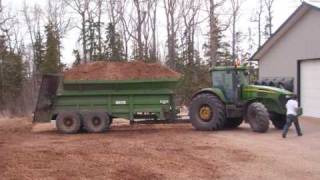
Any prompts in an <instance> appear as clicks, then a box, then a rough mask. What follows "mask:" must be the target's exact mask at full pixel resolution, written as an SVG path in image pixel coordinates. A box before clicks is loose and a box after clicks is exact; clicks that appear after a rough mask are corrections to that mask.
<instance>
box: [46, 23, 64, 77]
mask: <svg viewBox="0 0 320 180" xmlns="http://www.w3.org/2000/svg"><path fill="white" fill-rule="evenodd" d="M46 35H47V42H46V52H45V57H44V61H43V64H42V66H41V72H42V73H58V72H59V71H60V62H59V59H60V57H59V56H60V55H59V38H58V35H57V31H56V30H55V28H54V26H53V24H52V23H51V22H49V24H48V25H47V26H46Z"/></svg>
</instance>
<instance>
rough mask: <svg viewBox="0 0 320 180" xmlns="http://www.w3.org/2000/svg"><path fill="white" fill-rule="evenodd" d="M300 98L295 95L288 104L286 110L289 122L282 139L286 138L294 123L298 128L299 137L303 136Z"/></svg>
mask: <svg viewBox="0 0 320 180" xmlns="http://www.w3.org/2000/svg"><path fill="white" fill-rule="evenodd" d="M297 99H298V97H297V95H293V96H292V98H291V99H290V100H289V101H288V102H287V104H286V108H287V122H286V124H285V126H284V128H283V133H282V137H283V138H286V136H287V133H288V130H289V128H290V126H291V125H292V123H294V126H295V127H296V130H297V134H298V136H302V132H301V128H300V124H299V119H298V108H299V107H298V101H297Z"/></svg>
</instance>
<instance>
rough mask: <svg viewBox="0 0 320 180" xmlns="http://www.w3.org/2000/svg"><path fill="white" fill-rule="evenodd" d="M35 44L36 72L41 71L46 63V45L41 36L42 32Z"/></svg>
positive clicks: (38, 34)
mask: <svg viewBox="0 0 320 180" xmlns="http://www.w3.org/2000/svg"><path fill="white" fill-rule="evenodd" d="M35 38H36V39H35V42H34V65H35V72H40V71H41V66H42V64H43V61H44V53H45V51H44V45H43V39H42V36H41V33H40V31H38V32H37V35H36V37H35Z"/></svg>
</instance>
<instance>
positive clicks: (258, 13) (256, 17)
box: [251, 0, 264, 48]
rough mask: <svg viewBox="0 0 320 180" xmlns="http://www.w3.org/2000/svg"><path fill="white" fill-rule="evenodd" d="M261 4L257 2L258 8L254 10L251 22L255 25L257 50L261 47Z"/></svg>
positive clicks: (260, 1) (260, 0)
mask: <svg viewBox="0 0 320 180" xmlns="http://www.w3.org/2000/svg"><path fill="white" fill-rule="evenodd" d="M263 10H264V8H263V2H262V0H259V4H258V7H257V8H256V11H255V12H254V13H255V14H254V15H253V17H252V19H251V21H252V22H256V23H257V27H258V28H257V34H258V48H260V46H261V39H262V29H261V26H262V15H263Z"/></svg>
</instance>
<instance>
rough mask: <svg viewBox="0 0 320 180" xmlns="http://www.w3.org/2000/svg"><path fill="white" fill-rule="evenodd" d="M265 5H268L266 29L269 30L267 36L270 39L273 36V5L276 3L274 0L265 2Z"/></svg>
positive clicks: (265, 0)
mask: <svg viewBox="0 0 320 180" xmlns="http://www.w3.org/2000/svg"><path fill="white" fill-rule="evenodd" d="M264 3H265V5H266V9H267V18H266V19H267V22H268V23H267V25H266V28H267V35H268V37H270V36H271V35H272V26H273V24H272V23H273V22H272V20H273V15H272V14H273V12H272V8H273V3H274V0H264Z"/></svg>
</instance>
